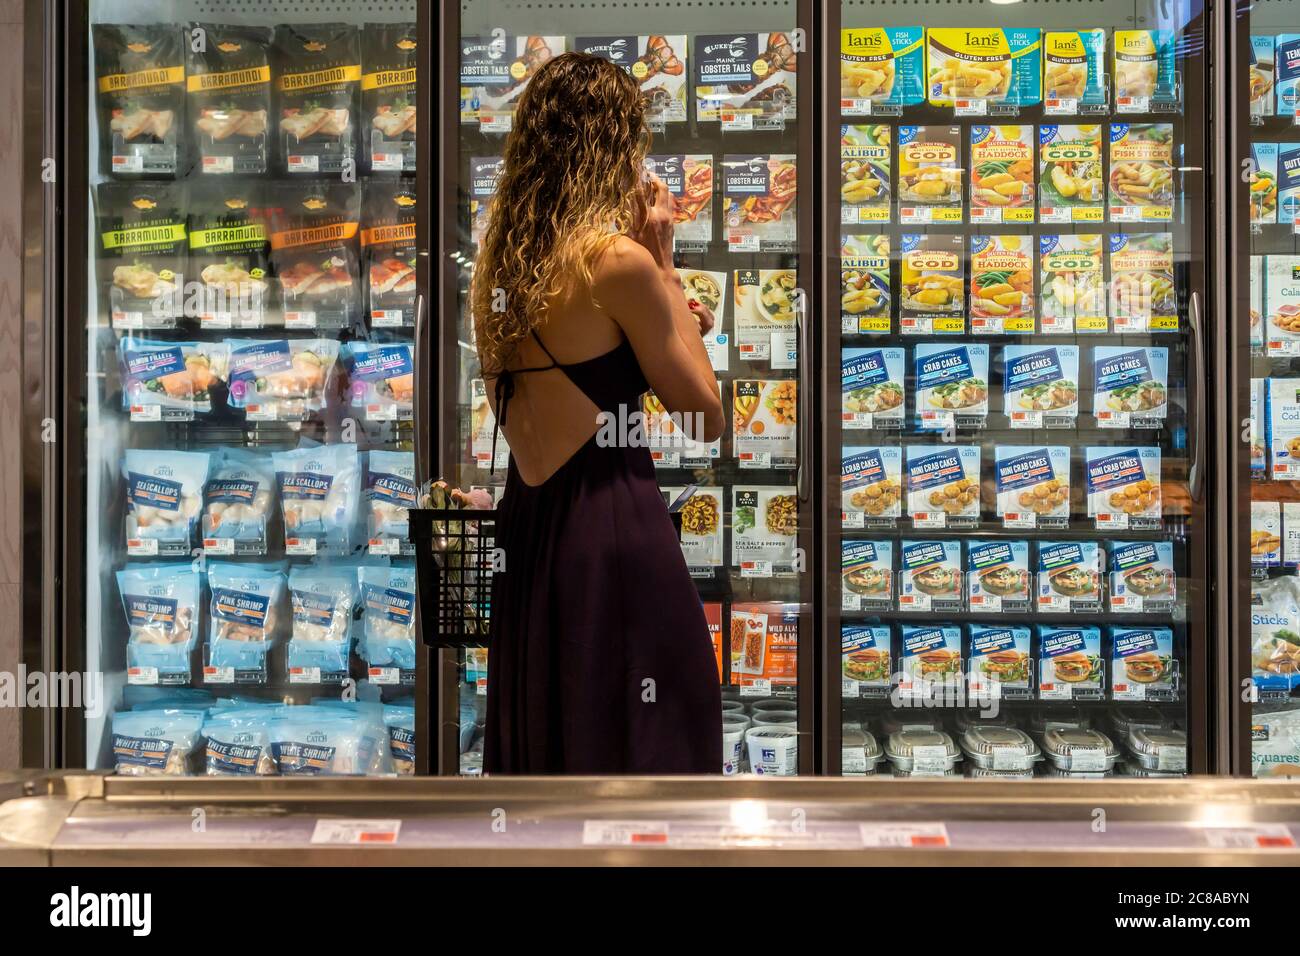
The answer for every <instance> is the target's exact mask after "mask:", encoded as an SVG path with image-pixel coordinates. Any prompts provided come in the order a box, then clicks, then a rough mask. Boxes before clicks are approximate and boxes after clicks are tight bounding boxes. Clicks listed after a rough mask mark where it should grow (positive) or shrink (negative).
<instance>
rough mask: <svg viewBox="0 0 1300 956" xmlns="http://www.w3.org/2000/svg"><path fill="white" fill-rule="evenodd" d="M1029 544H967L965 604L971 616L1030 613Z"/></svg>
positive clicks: (1005, 541)
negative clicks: (1004, 612)
mask: <svg viewBox="0 0 1300 956" xmlns="http://www.w3.org/2000/svg"><path fill="white" fill-rule="evenodd" d="M1030 591H1031V588H1030V586H1029V543H1028V542H1026V541H1007V540H1004V539H998V540H996V541H976V540H972V541H969V542H967V544H966V601H967V605H968V606H969V607H970V610H971V613H972V614H976V613H983V614H998V613H1000V612H1002V611H1018V612H1025V611H1028V610H1029V608H1030V606H1031V602H1032V598H1031V596H1030Z"/></svg>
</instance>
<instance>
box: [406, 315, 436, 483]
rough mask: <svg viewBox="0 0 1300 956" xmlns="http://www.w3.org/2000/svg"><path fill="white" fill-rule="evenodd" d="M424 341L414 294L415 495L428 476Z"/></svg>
mask: <svg viewBox="0 0 1300 956" xmlns="http://www.w3.org/2000/svg"><path fill="white" fill-rule="evenodd" d="M423 341H424V293H423V292H417V293H416V294H415V341H414V344H413V348H412V351H413V353H414V355H415V369H414V374H415V408H414V410H413V413H412V415H411V424H412V428H411V433H412V434H413V435H414V436H415V439H414V444H415V487H416V494H417V495H423V494H424V483H425V481H426V480H427V478H428V476H427V475H425V474H424V439H423V437H422V434H421V433H422V431H423V429H424V426H425V422H424V416H425V415H428V414H431V412H432V405H431V403H430V402H429V400H428V396H427V395H425V393H424V383H425V380H426V372H425V368H424V352H423V350H422V349H421V348H420V345H421V343H422V342H423Z"/></svg>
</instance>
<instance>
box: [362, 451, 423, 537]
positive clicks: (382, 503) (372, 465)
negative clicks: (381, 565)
mask: <svg viewBox="0 0 1300 956" xmlns="http://www.w3.org/2000/svg"><path fill="white" fill-rule="evenodd" d="M417 500H418V492H417V489H416V487H415V455H414V454H412V453H411V452H409V451H372V452H370V454H369V456H367V460H366V508H367V512H368V514H367V517H368V529H367V530H368V534H369V540H370V551H371V553H375V552H379V553H384V554H396V553H397V552H398V551H400V550H401V547H400V543H401V542H403V541H405V540H406V539H407V538H408V537H409V530H410V529H409V520H410V509H411V508H414V507H416V504H417Z"/></svg>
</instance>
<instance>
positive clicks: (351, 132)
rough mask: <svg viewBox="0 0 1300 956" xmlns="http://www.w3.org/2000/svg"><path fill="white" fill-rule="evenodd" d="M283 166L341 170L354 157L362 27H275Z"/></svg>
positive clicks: (297, 170)
mask: <svg viewBox="0 0 1300 956" xmlns="http://www.w3.org/2000/svg"><path fill="white" fill-rule="evenodd" d="M272 58H273V66H274V69H275V73H276V76H277V82H276V100H275V102H276V118H275V119H276V126H275V128H276V131H277V133H278V135H277V141H278V144H279V151H280V163H279V170H280V171H281V172H283V173H287V174H290V175H301V174H308V175H317V174H322V173H333V174H336V175H337V174H341V173H342V172H343V171H344V170H345V169H347V168H349V164H350V163H354V162H355V161H356V150H357V138H358V137H357V122H358V119H359V113H360V106H361V102H360V97H361V31H360V30H359V29H358V28H357V27H356V26H354V25H352V24H347V23H311V24H281V25H279V26H277V27H276V28H275V41H274V49H273V54H272Z"/></svg>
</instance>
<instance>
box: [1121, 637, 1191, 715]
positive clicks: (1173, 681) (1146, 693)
mask: <svg viewBox="0 0 1300 956" xmlns="http://www.w3.org/2000/svg"><path fill="white" fill-rule="evenodd" d="M1177 694H1178V659H1177V658H1176V657H1175V656H1174V632H1173V631H1172V630H1171V629H1170V628H1167V627H1145V626H1143V627H1135V626H1133V625H1131V624H1128V625H1118V624H1116V625H1111V627H1110V697H1111V699H1112V700H1170V699H1172V698H1174V697H1176V696H1177Z"/></svg>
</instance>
